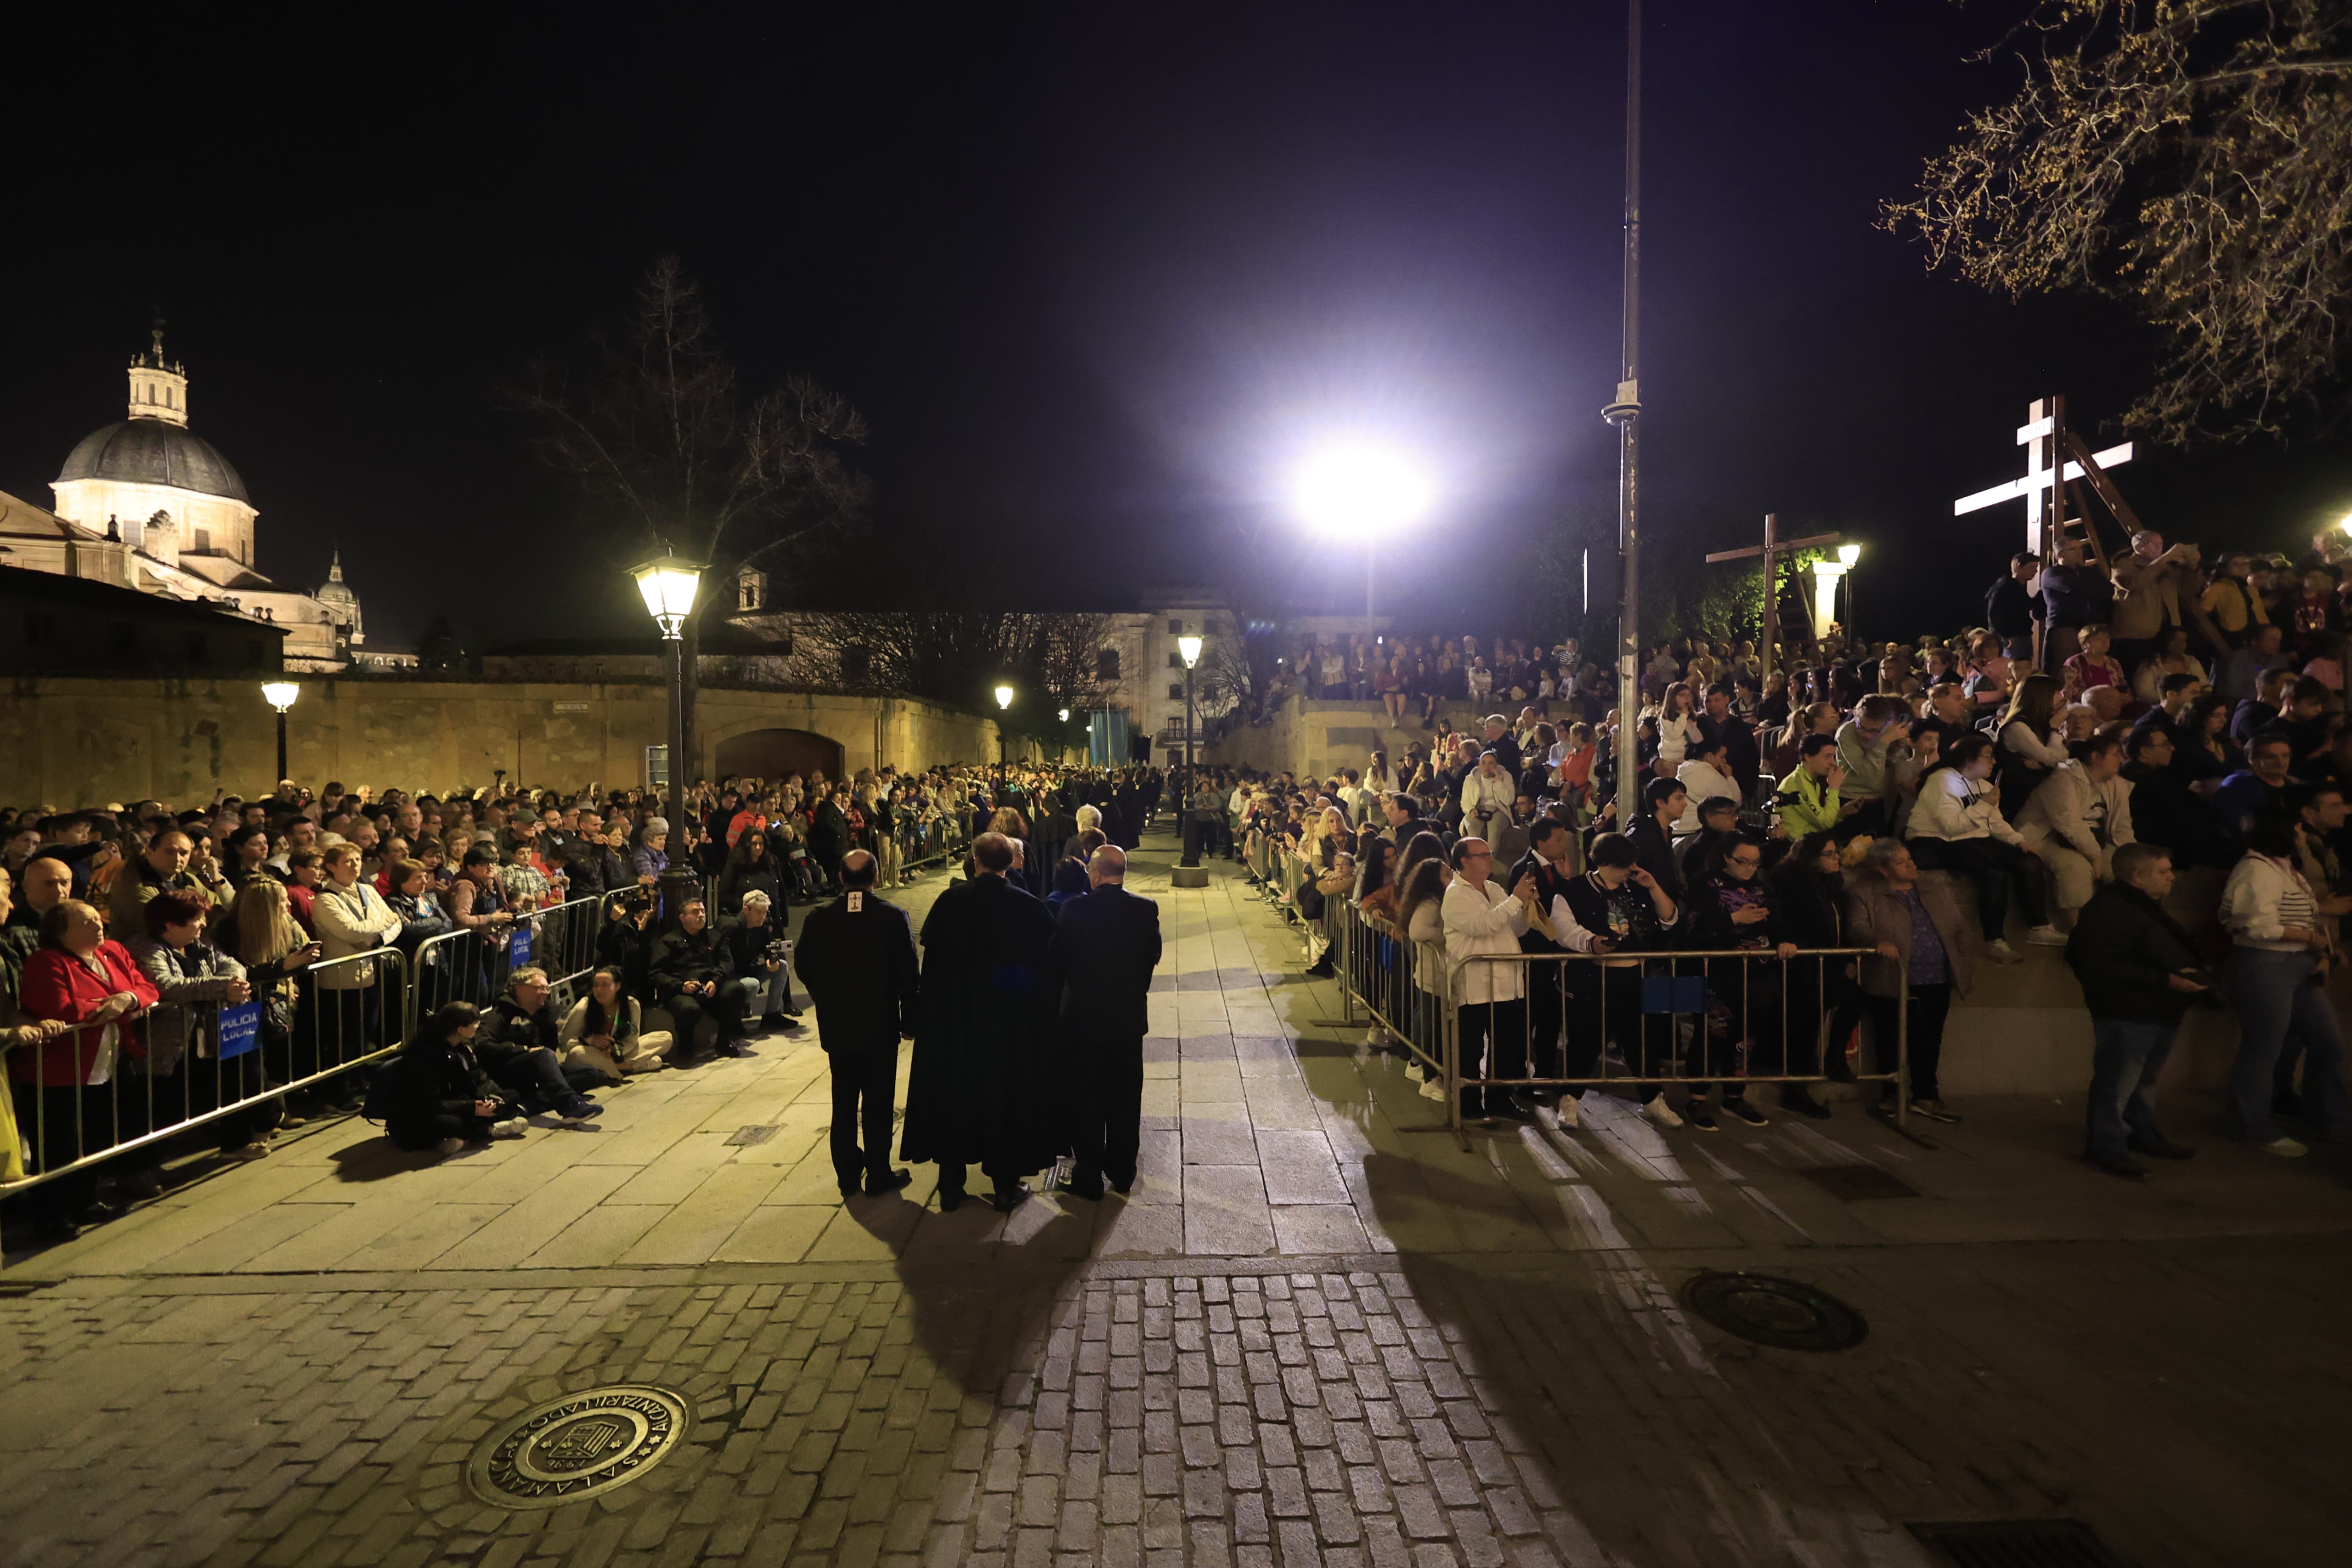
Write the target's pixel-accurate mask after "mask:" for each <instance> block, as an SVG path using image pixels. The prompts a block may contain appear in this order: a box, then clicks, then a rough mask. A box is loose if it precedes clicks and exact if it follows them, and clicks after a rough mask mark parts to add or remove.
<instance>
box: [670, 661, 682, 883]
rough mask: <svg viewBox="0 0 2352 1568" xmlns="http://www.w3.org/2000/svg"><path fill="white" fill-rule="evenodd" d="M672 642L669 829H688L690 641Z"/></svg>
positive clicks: (680, 834) (680, 832) (675, 832)
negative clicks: (687, 652)
mask: <svg viewBox="0 0 2352 1568" xmlns="http://www.w3.org/2000/svg"><path fill="white" fill-rule="evenodd" d="M668 642H669V828H670V831H671V832H672V833H674V834H677V835H679V836H680V841H681V842H683V836H684V833H685V829H686V641H685V639H684V638H682V637H679V636H678V635H677V633H676V632H672V633H671V634H670V635H669V637H668Z"/></svg>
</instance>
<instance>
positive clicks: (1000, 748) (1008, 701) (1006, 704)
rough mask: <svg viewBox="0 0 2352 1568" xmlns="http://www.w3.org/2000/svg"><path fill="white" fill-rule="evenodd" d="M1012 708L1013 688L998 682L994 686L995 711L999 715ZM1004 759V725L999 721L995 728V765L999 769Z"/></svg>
mask: <svg viewBox="0 0 2352 1568" xmlns="http://www.w3.org/2000/svg"><path fill="white" fill-rule="evenodd" d="M1012 708H1013V688H1012V687H1010V686H1007V685H1005V684H1004V683H1003V681H999V682H998V683H997V686H996V710H997V711H998V712H1000V713H1004V712H1009V711H1011V710H1012ZM1005 757H1006V752H1005V748H1004V724H1003V721H1001V720H1000V721H998V722H997V726H996V765H997V766H998V767H999V768H1002V767H1003V766H1004V763H1005Z"/></svg>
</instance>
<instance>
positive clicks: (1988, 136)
mask: <svg viewBox="0 0 2352 1568" xmlns="http://www.w3.org/2000/svg"><path fill="white" fill-rule="evenodd" d="M2347 52H2352V0H2042V4H2040V5H2037V6H2036V7H2035V9H2034V10H2033V11H2032V13H2031V14H2030V15H2029V16H2027V18H2026V19H2025V21H2024V22H2023V23H2021V25H2020V26H2019V27H2018V28H2017V30H2016V31H2015V32H2014V33H2013V34H2012V35H2011V39H2010V40H2009V42H2008V43H2007V44H2006V45H2004V46H2002V47H2001V48H2000V49H1997V50H1992V51H1988V57H1989V58H1990V57H1991V56H1995V55H2000V54H2009V55H2011V56H2013V58H2016V59H2017V60H2018V61H2019V63H2020V64H2021V66H2022V68H2023V70H2024V81H2023V83H2022V84H2021V87H2020V88H2019V89H2018V91H2017V93H2016V95H2015V96H2014V97H2012V98H2011V99H2010V100H2007V101H2006V102H2003V103H2000V104H1997V105H1995V106H1993V107H1992V108H1990V109H1987V110H1982V111H1980V112H1979V113H1976V114H1974V115H1971V116H1970V117H1969V121H1968V125H1967V128H1966V131H1965V133H1964V134H1963V136H1962V138H1961V140H1960V141H1959V142H1957V143H1955V144H1954V145H1953V146H1952V147H1950V148H1948V150H1946V151H1945V152H1944V153H1940V154H1938V155H1937V157H1935V158H1932V159H1930V160H1929V161H1928V163H1927V168H1926V170H1925V172H1924V173H1923V174H1922V176H1921V179H1920V185H1919V191H1918V194H1917V195H1916V196H1914V197H1912V198H1910V199H1909V200H1906V201H1901V202H1890V203H1888V204H1887V205H1886V206H1885V208H1884V210H1883V215H1882V222H1883V225H1884V226H1885V227H1887V228H1889V229H1891V230H1895V231H1897V232H1903V233H1909V234H1913V235H1916V237H1918V238H1919V239H1920V240H1921V241H1922V242H1923V243H1924V245H1925V246H1926V248H1927V260H1928V266H1929V268H1930V269H1941V268H1948V269H1950V270H1952V271H1955V272H1957V273H1958V274H1959V275H1960V276H1961V277H1963V278H1966V279H1969V281H1970V282H1972V283H1976V284H1978V285H1979V286H1980V287H1982V288H1984V289H1990V290H1993V291H1996V292H2000V293H2004V294H2007V295H2010V296H2011V297H2012V298H2015V297H2017V296H2020V295H2023V294H2027V293H2042V292H2053V291H2057V290H2062V289H2088V290H2093V291H2095V292H2099V293H2103V294H2107V295H2110V296H2113V297H2115V298H2118V299H2121V300H2126V301H2128V302H2129V303H2130V304H2131V305H2132V307H2133V309H2134V310H2136V311H2137V313H2138V314H2139V315H2140V316H2141V317H2142V318H2143V319H2144V320H2145V321H2148V322H2149V323H2150V324H2152V325H2153V326H2154V327H2156V328H2157V329H2158V331H2159V332H2160V333H2161V334H2162V338H2163V341H2164V343H2165V348H2164V351H2163V354H2162V357H2161V360H2160V362H2159V363H2158V366H2157V367H2156V372H2155V375H2154V378H2153V381H2152V384H2150V385H2149V386H2148V388H2147V391H2146V393H2145V394H2144V395H2142V397H2141V398H2140V400H2139V401H2138V403H2137V404H2136V405H2134V406H2133V408H2132V409H2131V411H2130V412H2129V414H2128V415H2126V421H2127V422H2128V423H2130V424H2132V425H2134V426H2137V427H2138V428H2141V429H2144V430H2146V431H2147V432H2148V433H2149V434H2151V435H2153V436H2155V437H2158V438H2159V439H2164V440H2170V441H2184V440H2187V439H2189V438H2191V437H2198V436H2208V437H2221V438H2223V439H2236V438H2241V437H2246V436H2250V435H2254V434H2258V433H2267V434H2279V433H2281V432H2282V431H2283V429H2284V425H2285V422H2286V420H2287V418H2288V417H2289V416H2290V415H2292V414H2293V413H2294V412H2295V411H2297V410H2299V409H2302V410H2309V411H2311V412H2312V413H2314V414H2315V416H2316V417H2317V422H2318V423H2319V424H2320V425H2321V426H2323V427H2326V426H2334V425H2338V424H2341V423H2342V422H2343V421H2344V420H2345V419H2346V417H2347V414H2352V408H2347V402H2346V399H2345V397H2344V388H2343V384H2342V378H2341V364H2342V354H2343V351H2344V346H2345V340H2344V336H2343V329H2342V324H2341V321H2342V317H2343V314H2344V311H2345V308H2346V306H2347V302H2352V60H2347V58H2346V56H2347Z"/></svg>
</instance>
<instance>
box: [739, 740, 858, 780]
mask: <svg viewBox="0 0 2352 1568" xmlns="http://www.w3.org/2000/svg"><path fill="white" fill-rule="evenodd" d="M841 763H842V753H841V742H838V741H833V740H828V739H826V738H825V737H824V736H823V735H820V734H818V733H817V732H816V731H814V730H747V731H744V732H743V733H742V734H740V735H730V736H729V737H728V738H727V739H726V740H724V741H721V742H719V775H720V776H721V777H724V776H726V775H727V774H730V773H732V774H734V775H735V776H736V777H738V778H746V777H750V778H763V779H781V778H785V777H788V776H790V775H791V774H793V773H800V774H802V775H803V776H806V775H807V774H809V773H816V772H818V771H820V770H822V771H823V773H824V776H825V777H827V778H829V779H837V778H839V777H840V776H841Z"/></svg>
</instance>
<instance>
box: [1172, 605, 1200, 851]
mask: <svg viewBox="0 0 2352 1568" xmlns="http://www.w3.org/2000/svg"><path fill="white" fill-rule="evenodd" d="M1176 651H1177V652H1178V653H1179V654H1181V656H1182V657H1183V659H1184V793H1183V795H1181V797H1180V798H1181V801H1182V807H1181V809H1182V810H1183V813H1184V855H1183V858H1182V861H1181V864H1182V865H1184V866H1186V867H1188V868H1189V867H1194V866H1198V865H1199V864H1200V863H1201V835H1200V833H1199V831H1198V828H1199V826H1200V825H1199V824H1198V823H1196V822H1194V821H1193V820H1192V669H1193V667H1194V666H1195V665H1198V664H1199V663H1200V662H1201V639H1200V637H1198V636H1186V637H1178V638H1177V639H1176Z"/></svg>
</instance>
